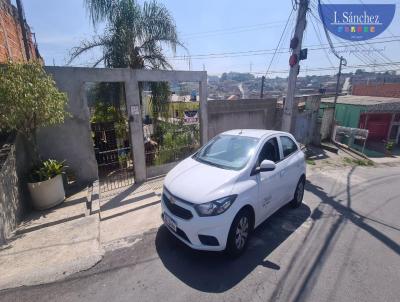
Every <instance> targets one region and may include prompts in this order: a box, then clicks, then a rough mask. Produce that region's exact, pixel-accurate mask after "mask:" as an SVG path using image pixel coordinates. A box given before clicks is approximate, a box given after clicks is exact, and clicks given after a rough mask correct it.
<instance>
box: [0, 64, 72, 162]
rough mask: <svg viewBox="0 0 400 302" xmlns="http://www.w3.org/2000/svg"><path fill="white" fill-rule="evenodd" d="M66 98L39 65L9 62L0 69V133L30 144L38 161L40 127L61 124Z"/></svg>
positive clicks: (64, 112) (63, 117)
mask: <svg viewBox="0 0 400 302" xmlns="http://www.w3.org/2000/svg"><path fill="white" fill-rule="evenodd" d="M66 104H67V97H66V95H65V94H64V93H62V92H60V91H59V90H58V89H57V88H56V86H55V83H54V81H53V79H52V78H51V77H50V76H49V75H48V74H46V72H45V71H44V70H43V68H42V66H41V65H40V63H39V62H33V61H31V62H29V63H11V62H10V63H8V64H7V65H6V66H4V67H2V68H0V108H1V112H0V130H5V131H10V130H11V131H15V132H16V133H18V134H20V135H22V137H23V138H24V139H25V140H26V141H27V142H28V143H29V145H30V147H31V150H32V153H31V154H30V155H31V157H32V159H33V160H34V161H35V160H38V159H39V155H38V149H37V142H36V133H37V130H38V129H39V128H42V127H48V126H51V125H55V124H60V123H63V122H64V119H65V117H67V116H68V115H69V114H68V113H67V111H66V110H65V108H66Z"/></svg>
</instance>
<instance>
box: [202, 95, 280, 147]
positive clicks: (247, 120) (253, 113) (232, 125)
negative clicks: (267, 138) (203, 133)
mask: <svg viewBox="0 0 400 302" xmlns="http://www.w3.org/2000/svg"><path fill="white" fill-rule="evenodd" d="M276 103H277V99H262V100H260V99H253V100H243V99H242V100H212V101H208V102H207V105H208V138H209V139H211V138H213V137H214V136H216V135H217V134H219V133H221V132H224V131H227V130H232V129H274V128H275V127H276V125H275V120H276V116H275V115H276Z"/></svg>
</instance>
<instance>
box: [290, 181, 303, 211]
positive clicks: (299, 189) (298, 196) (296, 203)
mask: <svg viewBox="0 0 400 302" xmlns="http://www.w3.org/2000/svg"><path fill="white" fill-rule="evenodd" d="M305 183H306V182H305V179H304V177H302V178H300V180H299V182H298V183H297V186H296V191H295V192H294V196H293V199H292V201H291V202H290V205H291V206H292V208H298V207H300V206H301V204H302V203H303V197H304V186H305Z"/></svg>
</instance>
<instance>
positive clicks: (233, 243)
mask: <svg viewBox="0 0 400 302" xmlns="http://www.w3.org/2000/svg"><path fill="white" fill-rule="evenodd" d="M251 217H252V215H251V213H250V211H249V210H247V209H243V210H241V211H239V213H238V214H237V215H236V217H235V219H234V220H233V222H232V225H231V228H230V230H229V234H228V241H227V243H226V249H225V252H226V253H227V254H228V255H229V256H231V257H238V256H239V255H240V254H242V253H243V252H244V250H245V249H246V247H247V243H248V241H249V237H250V235H251V232H252V230H253V226H252V219H251Z"/></svg>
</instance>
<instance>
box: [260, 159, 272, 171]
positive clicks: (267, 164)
mask: <svg viewBox="0 0 400 302" xmlns="http://www.w3.org/2000/svg"><path fill="white" fill-rule="evenodd" d="M275 168H276V165H275V163H274V162H273V161H271V160H267V159H265V160H263V161H262V162H261V164H260V167H259V171H260V172H269V171H274V170H275Z"/></svg>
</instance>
